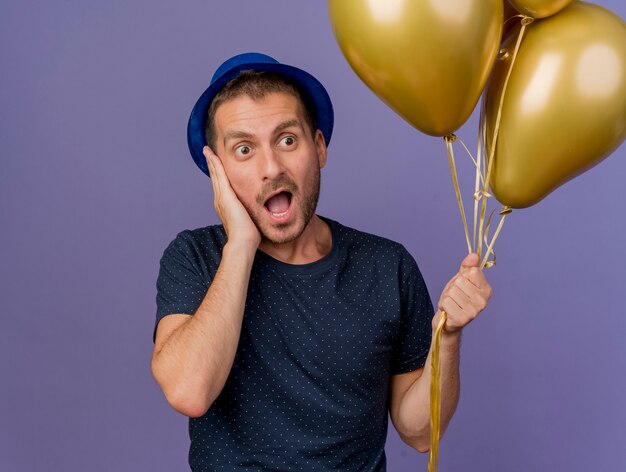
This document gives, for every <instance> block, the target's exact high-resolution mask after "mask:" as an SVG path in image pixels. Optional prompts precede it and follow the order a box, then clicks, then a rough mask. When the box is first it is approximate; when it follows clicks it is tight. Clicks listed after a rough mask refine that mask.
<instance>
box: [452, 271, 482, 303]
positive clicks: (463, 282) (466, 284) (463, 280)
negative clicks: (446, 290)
mask: <svg viewBox="0 0 626 472" xmlns="http://www.w3.org/2000/svg"><path fill="white" fill-rule="evenodd" d="M454 285H455V286H457V287H458V288H459V289H460V290H462V291H463V293H464V294H465V295H467V296H468V297H469V298H472V295H474V294H476V293H479V292H480V287H477V286H476V285H474V283H472V281H470V280H469V279H468V278H467V277H465V276H463V275H461V276H459V277H458V278H457V279H456V281H455V282H454Z"/></svg>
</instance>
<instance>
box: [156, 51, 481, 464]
mask: <svg viewBox="0 0 626 472" xmlns="http://www.w3.org/2000/svg"><path fill="white" fill-rule="evenodd" d="M332 124H333V112H332V105H331V102H330V98H329V97H328V94H327V93H326V91H325V90H324V87H323V86H322V85H321V84H320V83H319V82H318V81H317V80H316V79H315V78H314V77H313V76H311V75H310V74H308V73H306V72H304V71H302V70H300V69H297V68H295V67H291V66H288V65H285V64H279V63H278V62H276V61H275V60H274V59H273V58H271V57H269V56H265V55H262V54H256V53H247V54H241V55H238V56H235V57H233V58H231V59H229V60H227V61H226V62H225V63H224V64H222V65H221V66H220V67H219V68H218V70H217V71H216V73H215V75H214V76H213V79H212V80H211V85H210V86H209V88H208V89H207V90H206V91H205V92H204V93H203V95H202V96H201V97H200V99H199V100H198V102H197V103H196V106H195V107H194V110H193V112H192V115H191V118H190V121H189V126H188V141H189V146H190V150H191V153H192V156H193V158H194V160H195V162H196V164H197V165H198V166H199V167H200V169H201V170H203V172H205V173H206V174H207V175H209V176H210V177H211V182H212V185H213V190H214V195H215V200H214V206H215V210H216V211H217V214H218V215H219V218H220V220H221V221H222V223H223V224H222V225H214V226H207V227H204V228H197V229H195V230H185V231H182V232H180V233H179V234H178V235H177V237H176V238H175V239H174V240H173V241H172V242H171V243H170V245H169V246H168V247H167V248H166V250H165V252H164V254H163V257H162V259H161V269H160V272H159V278H158V281H157V288H158V294H157V306H158V309H157V324H156V326H155V334H154V339H155V347H154V354H153V358H152V372H153V375H154V377H155V379H156V380H157V382H158V383H159V385H160V386H161V388H162V389H163V392H164V393H165V396H166V398H167V401H168V402H169V403H170V405H171V406H172V407H173V408H174V409H176V410H177V411H179V412H180V413H182V414H184V415H186V416H189V417H190V421H189V432H190V437H191V446H190V450H189V463H190V466H191V468H192V469H193V470H229V471H230V470H303V471H324V470H345V471H384V470H386V461H385V453H384V444H385V439H386V433H387V413H388V412H389V413H390V415H391V418H392V421H393V423H394V425H395V427H396V429H397V431H398V433H399V434H400V437H401V438H402V439H403V440H404V441H405V442H406V443H407V444H409V445H410V446H412V447H413V448H415V449H417V450H418V451H421V452H425V451H427V450H428V447H429V382H430V363H429V360H430V354H429V352H430V349H429V348H430V341H431V337H432V331H433V329H434V326H436V324H437V323H438V321H439V319H440V316H441V310H445V311H446V312H447V314H448V319H447V322H446V325H445V330H444V333H443V337H442V343H441V354H440V355H441V370H442V395H441V396H442V405H441V417H442V421H441V424H442V430H443V429H445V427H446V425H447V424H448V422H449V421H450V419H451V417H452V414H453V413H454V410H455V408H456V405H457V402H458V396H459V374H458V362H459V345H460V336H461V330H462V328H463V327H464V326H465V325H467V323H469V322H470V321H471V320H472V319H474V318H475V317H476V316H477V315H478V313H479V312H480V311H481V310H482V309H484V307H485V306H486V303H487V300H488V299H489V297H490V296H491V288H490V286H489V284H488V283H487V281H486V280H485V278H484V276H483V274H482V271H480V270H479V269H478V268H477V267H476V266H477V264H478V260H477V259H478V258H477V256H476V255H475V254H471V255H469V256H468V257H466V258H465V259H464V260H463V262H462V264H461V268H460V270H459V273H458V274H456V275H455V276H454V277H453V278H452V279H451V280H450V282H449V283H448V284H447V285H446V287H445V288H444V290H443V293H442V295H441V297H440V300H439V303H438V308H439V310H438V312H437V313H436V314H434V315H433V311H434V310H433V306H432V303H431V300H430V297H429V295H428V291H427V289H426V285H425V283H424V281H423V279H422V277H421V274H420V272H419V269H418V267H417V264H416V263H415V260H414V259H413V257H412V256H411V255H410V254H409V253H408V252H407V251H406V249H405V248H404V247H403V246H402V245H400V244H399V243H395V242H393V241H390V240H388V239H385V238H381V237H378V236H374V235H371V234H367V233H363V232H360V231H357V230H355V229H352V228H348V227H346V226H343V225H341V224H340V223H338V222H336V221H334V220H331V219H329V218H326V217H321V216H318V215H316V214H315V208H316V204H317V200H318V195H319V184H320V169H321V168H322V167H324V165H325V163H326V158H327V151H326V150H327V145H328V142H329V140H330V137H331V134H332ZM207 144H208V145H207ZM218 156H219V157H218Z"/></svg>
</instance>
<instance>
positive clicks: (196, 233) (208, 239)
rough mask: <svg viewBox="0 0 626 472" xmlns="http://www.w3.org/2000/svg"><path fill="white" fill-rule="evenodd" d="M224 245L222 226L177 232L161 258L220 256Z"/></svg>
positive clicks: (224, 236)
mask: <svg viewBox="0 0 626 472" xmlns="http://www.w3.org/2000/svg"><path fill="white" fill-rule="evenodd" d="M224 244H226V232H225V231H224V226H223V225H210V226H202V227H199V228H193V229H183V230H181V231H179V232H178V233H177V234H176V236H175V237H174V239H172V240H171V241H170V243H169V244H168V245H167V247H166V248H165V250H164V251H163V258H167V257H171V256H174V255H183V256H187V257H191V258H192V259H196V258H198V257H199V256H200V257H201V256H205V257H206V256H208V257H211V256H216V255H221V253H222V249H223V247H224Z"/></svg>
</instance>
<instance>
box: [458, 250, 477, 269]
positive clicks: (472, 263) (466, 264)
mask: <svg viewBox="0 0 626 472" xmlns="http://www.w3.org/2000/svg"><path fill="white" fill-rule="evenodd" d="M479 261H480V259H479V257H478V254H476V253H475V252H472V253H470V254H468V255H467V256H465V258H464V259H463V260H462V261H461V269H464V268H466V269H469V268H470V267H477V266H478V262H479Z"/></svg>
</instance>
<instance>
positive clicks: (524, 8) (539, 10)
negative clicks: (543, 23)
mask: <svg viewBox="0 0 626 472" xmlns="http://www.w3.org/2000/svg"><path fill="white" fill-rule="evenodd" d="M509 2H511V5H513V7H514V8H515V9H516V10H517V11H519V12H520V13H523V14H524V15H528V16H532V17H533V18H546V17H548V16H551V15H554V14H555V13H558V12H559V11H561V10H562V9H563V8H565V7H566V6H567V5H569V4H570V3H571V2H572V0H509Z"/></svg>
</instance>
